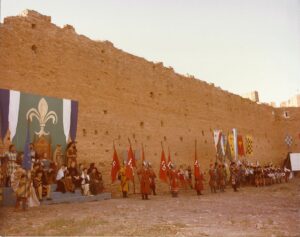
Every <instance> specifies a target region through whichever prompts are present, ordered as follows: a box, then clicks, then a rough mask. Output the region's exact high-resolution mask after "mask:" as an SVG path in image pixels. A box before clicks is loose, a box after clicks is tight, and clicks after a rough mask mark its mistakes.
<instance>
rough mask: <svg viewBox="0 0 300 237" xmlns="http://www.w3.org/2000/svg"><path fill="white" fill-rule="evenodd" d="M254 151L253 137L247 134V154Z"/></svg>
mask: <svg viewBox="0 0 300 237" xmlns="http://www.w3.org/2000/svg"><path fill="white" fill-rule="evenodd" d="M252 153H253V140H252V137H251V136H249V135H247V136H246V154H247V155H251V154H252Z"/></svg>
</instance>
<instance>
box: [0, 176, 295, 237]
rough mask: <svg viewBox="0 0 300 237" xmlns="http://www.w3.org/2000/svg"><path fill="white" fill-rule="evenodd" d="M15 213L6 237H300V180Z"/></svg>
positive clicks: (8, 212)
mask: <svg viewBox="0 0 300 237" xmlns="http://www.w3.org/2000/svg"><path fill="white" fill-rule="evenodd" d="M150 198H151V200H148V201H143V200H141V199H140V196H137V195H136V196H131V197H130V198H128V199H121V198H117V199H111V200H106V201H99V202H89V203H81V204H57V205H50V206H41V207H37V208H31V209H30V210H29V211H27V212H14V211H13V208H7V207H6V208H1V209H0V210H1V214H0V215H1V216H0V218H1V223H0V235H18V236H19V235H98V236H300V178H295V179H293V180H292V181H291V182H290V183H288V184H285V183H284V184H276V185H273V186H268V187H263V188H255V187H244V188H241V189H240V191H239V192H238V193H234V192H233V191H232V190H231V189H230V188H229V187H228V188H227V190H226V192H225V193H217V194H210V193H209V191H208V190H205V192H204V195H203V196H196V195H195V193H194V192H193V191H191V190H189V191H181V193H180V195H179V197H178V198H171V197H170V196H169V195H158V196H151V197H150Z"/></svg>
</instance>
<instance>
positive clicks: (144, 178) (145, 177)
mask: <svg viewBox="0 0 300 237" xmlns="http://www.w3.org/2000/svg"><path fill="white" fill-rule="evenodd" d="M137 174H138V175H140V177H141V178H140V182H141V194H142V199H143V200H148V195H149V194H150V177H151V173H150V170H149V167H148V162H147V161H144V162H143V167H142V168H141V169H140V170H138V172H137Z"/></svg>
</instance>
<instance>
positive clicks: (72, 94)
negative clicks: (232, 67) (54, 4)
mask: <svg viewBox="0 0 300 237" xmlns="http://www.w3.org/2000/svg"><path fill="white" fill-rule="evenodd" d="M241 80H242V78H241ZM0 88H7V89H15V90H20V91H23V92H29V93H34V94H42V95H48V96H54V97H59V98H70V99H74V100H78V101H79V121H78V136H77V140H78V150H79V160H80V161H81V162H96V164H97V165H100V167H101V169H102V170H103V172H104V176H105V179H106V180H108V182H109V180H110V178H109V173H110V163H111V159H112V153H113V151H112V142H113V140H114V139H117V140H116V141H115V143H116V147H117V150H118V152H119V155H120V156H121V157H122V153H123V152H122V151H123V150H125V149H127V148H128V140H127V139H128V138H130V139H131V141H132V145H133V148H134V149H140V148H141V143H144V145H145V155H146V159H147V160H149V161H150V162H151V163H152V164H153V165H154V168H155V169H156V170H157V171H158V169H159V161H160V152H161V145H160V142H161V141H163V142H164V146H165V151H167V147H170V150H171V156H172V158H173V160H174V161H175V163H176V164H177V165H180V164H187V165H192V164H193V163H192V162H193V159H194V140H195V139H197V140H198V159H199V161H200V164H201V166H202V167H203V169H207V168H208V166H209V163H210V162H211V161H214V160H215V148H214V144H213V129H222V130H223V131H224V132H229V131H230V130H231V129H232V128H237V129H238V132H239V133H241V134H242V135H247V134H249V135H252V136H253V140H254V153H253V155H252V156H251V157H249V159H250V160H253V161H256V160H259V161H260V162H261V163H264V162H267V161H273V162H274V163H280V162H282V160H283V158H285V156H286V153H287V152H288V151H298V152H300V142H299V141H300V140H299V136H298V135H297V134H299V133H300V124H299V121H300V110H299V108H285V109H284V110H289V113H290V119H285V118H283V116H282V113H283V111H282V109H275V108H273V107H270V106H267V105H260V104H256V103H254V102H252V101H250V100H248V99H244V98H242V97H240V96H238V95H234V94H232V93H228V92H226V91H223V90H221V89H219V88H217V87H215V86H213V85H210V84H208V83H206V82H204V81H200V80H197V79H194V78H191V77H185V76H182V75H179V74H177V73H175V72H174V71H173V69H172V68H165V67H164V66H163V65H162V63H153V62H148V61H146V60H145V59H143V58H140V57H136V56H133V55H131V54H128V53H126V52H123V51H122V50H120V49H116V48H114V46H113V45H112V43H110V42H108V41H104V42H102V41H92V40H90V39H89V38H87V37H85V36H82V35H78V34H77V33H76V32H75V31H74V29H73V27H71V26H65V27H64V28H59V27H57V26H55V25H54V24H52V23H51V19H50V17H45V16H42V15H40V14H38V13H36V12H33V11H29V12H28V14H27V15H26V16H17V17H9V18H5V20H4V24H2V25H1V27H0ZM287 133H290V134H291V135H293V136H294V137H295V138H297V139H298V140H296V143H294V145H293V146H292V147H291V148H287V146H286V145H285V144H284V142H283V140H284V136H285V135H286V134H287Z"/></svg>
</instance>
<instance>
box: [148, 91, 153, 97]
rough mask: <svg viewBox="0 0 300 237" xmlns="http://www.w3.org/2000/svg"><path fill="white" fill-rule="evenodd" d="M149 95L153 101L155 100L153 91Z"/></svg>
mask: <svg viewBox="0 0 300 237" xmlns="http://www.w3.org/2000/svg"><path fill="white" fill-rule="evenodd" d="M149 94H150V98H152V99H153V98H154V93H153V92H152V91H150V93H149Z"/></svg>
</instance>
